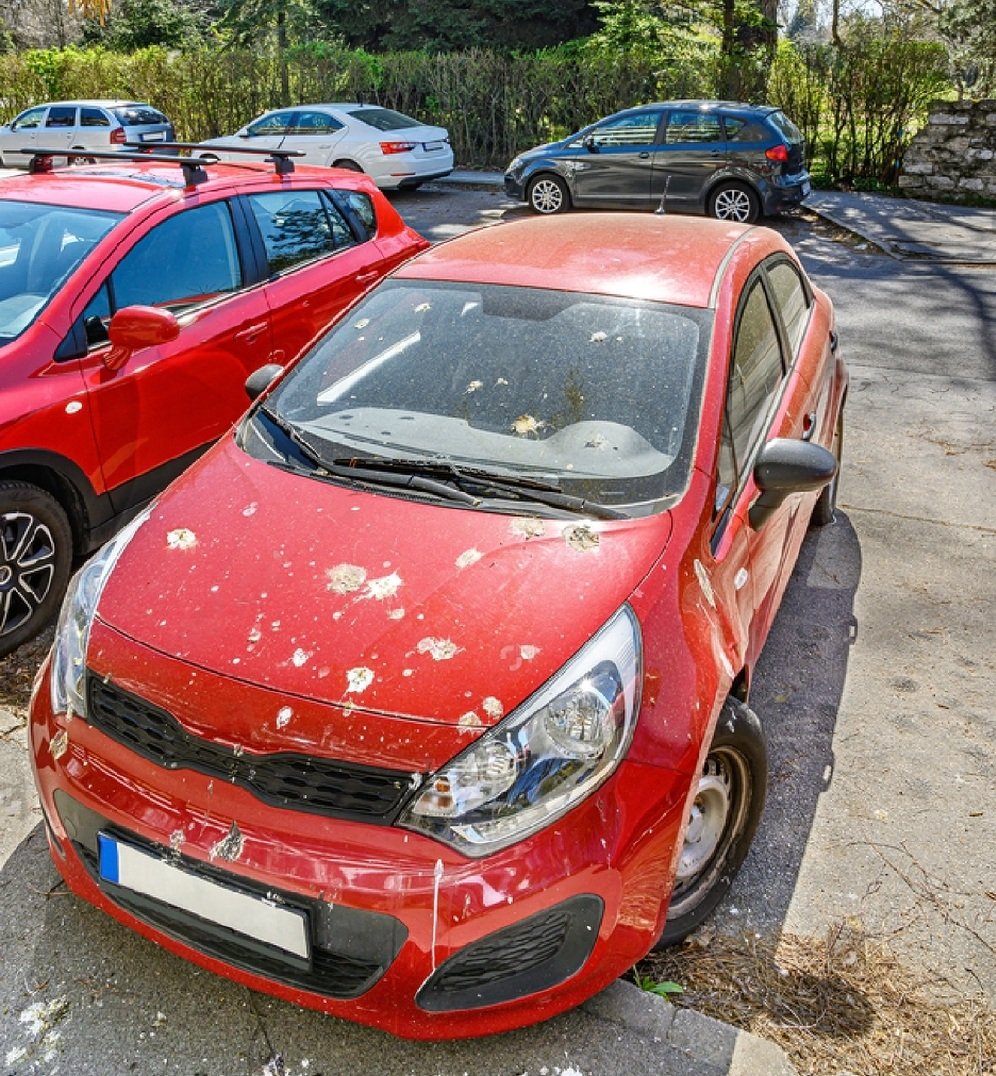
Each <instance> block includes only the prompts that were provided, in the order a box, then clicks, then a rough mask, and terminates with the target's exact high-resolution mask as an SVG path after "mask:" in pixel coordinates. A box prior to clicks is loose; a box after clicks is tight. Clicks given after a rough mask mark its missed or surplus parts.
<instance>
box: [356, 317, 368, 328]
mask: <svg viewBox="0 0 996 1076" xmlns="http://www.w3.org/2000/svg"><path fill="white" fill-rule="evenodd" d="M369 324H370V319H369V318H360V320H359V321H357V322H355V323H354V325H353V328H354V329H365V328H366V327H367V326H368V325H369Z"/></svg>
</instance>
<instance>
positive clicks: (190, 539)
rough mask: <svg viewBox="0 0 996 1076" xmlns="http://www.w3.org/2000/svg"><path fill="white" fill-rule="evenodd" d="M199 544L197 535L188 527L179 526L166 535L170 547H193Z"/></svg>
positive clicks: (167, 544)
mask: <svg viewBox="0 0 996 1076" xmlns="http://www.w3.org/2000/svg"><path fill="white" fill-rule="evenodd" d="M195 545H197V535H196V534H194V532H193V531H192V530H190V529H189V528H188V527H177V528H176V530H172V531H170V532H169V533H168V534H167V535H166V546H167V548H169V549H193V548H194V546H195Z"/></svg>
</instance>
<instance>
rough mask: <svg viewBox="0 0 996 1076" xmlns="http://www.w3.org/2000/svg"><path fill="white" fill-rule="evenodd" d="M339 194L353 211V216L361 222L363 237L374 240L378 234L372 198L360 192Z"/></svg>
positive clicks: (340, 192)
mask: <svg viewBox="0 0 996 1076" xmlns="http://www.w3.org/2000/svg"><path fill="white" fill-rule="evenodd" d="M337 193H338V195H339V197H340V198H342V199H343V200H344V201H345V202H346V205H347V206H349V208H350V209H351V210H352V213H353V216H354V217H356V219H357V220H358V221H359V222H360V225H361V226H362V228H363V237H364V238H365V239H373V237H374V236H375V235H376V234H377V216H376V214H375V212H374V205H373V201H372V200H371V198H370V196H369V195H367V194H361V193H360V192H359V191H338V192H337Z"/></svg>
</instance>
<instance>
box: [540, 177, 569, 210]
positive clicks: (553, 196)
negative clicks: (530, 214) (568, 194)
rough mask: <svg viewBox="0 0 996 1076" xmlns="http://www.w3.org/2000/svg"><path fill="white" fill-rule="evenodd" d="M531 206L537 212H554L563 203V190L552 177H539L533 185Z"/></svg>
mask: <svg viewBox="0 0 996 1076" xmlns="http://www.w3.org/2000/svg"><path fill="white" fill-rule="evenodd" d="M532 203H533V208H534V209H535V210H536V211H537V212H538V213H556V212H557V210H558V209H560V207H561V206H562V205H563V204H564V192H563V191H562V190H561V189H560V186H559V184H557V183H555V182H554V181H553V180H552V179H540V180H537V181H536V183H535V184H534V185H533V191H532Z"/></svg>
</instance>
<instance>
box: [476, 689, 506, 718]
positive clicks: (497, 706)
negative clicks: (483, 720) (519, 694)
mask: <svg viewBox="0 0 996 1076" xmlns="http://www.w3.org/2000/svg"><path fill="white" fill-rule="evenodd" d="M481 706H482V707H483V708H484V712H485V713H486V714H487V715H488V717H493V718H495V720H497V719H498V718H499V717H501V716H502V714H503V713H504V712H505V707H504V706H502V704H501V700H500V699H496V698H495V697H494V695H489V696H488V697H487V698H486V699H485V700H484V701H483V702H482V703H481Z"/></svg>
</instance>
